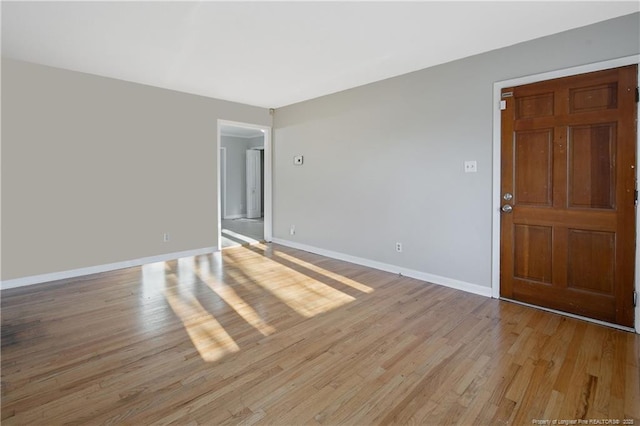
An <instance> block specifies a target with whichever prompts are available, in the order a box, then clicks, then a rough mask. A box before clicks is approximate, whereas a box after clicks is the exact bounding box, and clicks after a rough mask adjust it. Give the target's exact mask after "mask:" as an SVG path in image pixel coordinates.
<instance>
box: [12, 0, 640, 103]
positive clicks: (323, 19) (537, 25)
mask: <svg viewBox="0 0 640 426" xmlns="http://www.w3.org/2000/svg"><path fill="white" fill-rule="evenodd" d="M639 5H640V3H639V2H637V1H629V2H612V1H604V2H598V1H587V2H581V1H568V2H555V1H554V2H521V1H510V2H506V1H503V2H479V1H473V2H460V1H449V2H433V1H431V2H425V1H422V2H415V1H414V2H293V1H290V2H265V1H262V2H54V1H49V2H8V1H3V2H2V55H3V56H6V57H10V58H14V59H19V60H25V61H29V62H35V63H41V64H45V65H50V66H55V67H60V68H66V69H71V70H76V71H82V72H87V73H92V74H97V75H102V76H107V77H113V78H118V79H122V80H127V81H132V82H137V83H143V84H148V85H152V86H158V87H164V88H168V89H173V90H179V91H183V92H189V93H196V94H200V95H204V96H209V97H214V98H219V99H225V100H231V101H236V102H241V103H245V104H250V105H256V106H261V107H267V108H277V107H281V106H284V105H289V104H292V103H296V102H300V101H303V100H307V99H311V98H315V97H318V96H322V95H326V94H329V93H333V92H337V91H340V90H344V89H347V88H350V87H355V86H359V85H363V84H367V83H370V82H373V81H377V80H381V79H385V78H388V77H392V76H396V75H400V74H404V73H407V72H411V71H415V70H419V69H422V68H426V67H429V66H433V65H436V64H440V63H444V62H448V61H451V60H455V59H459V58H463V57H466V56H470V55H473V54H477V53H481V52H486V51H489V50H493V49H497V48H500V47H504V46H508V45H513V44H515V43H518V42H522V41H526V40H530V39H533V38H537V37H541V36H545V35H549V34H552V33H556V32H560V31H564V30H567V29H571V28H575V27H580V26H584V25H588V24H591V23H594V22H597V21H602V20H606V19H610V18H613V17H617V16H621V15H626V14H629V13H633V12H637V11H638V10H639Z"/></svg>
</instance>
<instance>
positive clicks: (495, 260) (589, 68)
mask: <svg viewBox="0 0 640 426" xmlns="http://www.w3.org/2000/svg"><path fill="white" fill-rule="evenodd" d="M638 63H640V55H632V56H626V57H623V58H618V59H611V60H608V61H603V62H595V63H592V64H587V65H580V66H577V67H572V68H566V69H562V70H557V71H551V72H546V73H541V74H534V75H529V76H525V77H519V78H514V79H511V80H504V81H498V82H496V83H494V84H493V105H494V108H493V191H492V195H493V201H492V203H491V205H492V209H493V214H492V225H493V226H492V229H493V232H492V241H491V296H492V297H494V298H496V299H497V298H499V297H500V204H501V203H500V201H501V197H500V188H501V182H500V175H501V157H500V154H501V152H500V150H501V141H500V130H501V125H502V123H501V120H500V118H501V114H500V101H501V100H502V98H501V93H502V89H504V88H506V87H512V86H521V85H523V84H529V83H535V82H538V81H544V80H551V79H554V78H560V77H569V76H572V75H577V74H584V73H588V72H593V71H601V70H605V69H610V68H619V67H624V66H626V65H633V64H638ZM638 74H639V75H638V80H639V81H640V66H639V67H638ZM638 110H639V111H638V118H639V122H640V108H638ZM638 130H639V131H638V139H637V140H638V142H637V148H638V152H637V153H636V156H637V157H636V158H637V160H636V161H639V160H640V127H639V128H638ZM639 212H640V209H636V271H635V289H636V292H637V293H639V294H640V234H639V231H640V213H639ZM629 297H631V296H629ZM635 330H636V333H639V334H640V303H638V304H637V306H636V310H635Z"/></svg>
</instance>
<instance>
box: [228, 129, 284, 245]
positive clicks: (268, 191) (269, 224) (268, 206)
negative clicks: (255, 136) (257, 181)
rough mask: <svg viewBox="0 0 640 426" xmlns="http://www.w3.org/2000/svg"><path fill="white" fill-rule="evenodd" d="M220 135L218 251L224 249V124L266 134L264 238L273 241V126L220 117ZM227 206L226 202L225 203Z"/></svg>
mask: <svg viewBox="0 0 640 426" xmlns="http://www.w3.org/2000/svg"><path fill="white" fill-rule="evenodd" d="M217 125H218V129H217V133H218V137H217V141H216V145H217V150H216V155H217V157H218V160H217V163H216V164H217V168H218V171H217V178H218V184H217V192H218V193H217V194H216V201H217V204H218V207H217V209H218V223H217V231H216V232H217V235H218V251H219V250H222V216H221V214H220V213H221V212H220V147H221V140H220V138H221V136H222V135H221V134H220V128H221V127H222V126H225V125H226V126H234V127H244V128H247V129H258V130H262V132H263V134H264V240H265V241H266V242H269V243H270V242H271V241H272V240H273V207H272V206H273V204H272V194H273V190H272V188H273V187H272V173H273V172H272V152H273V151H272V146H271V126H262V125H259V124H251V123H242V122H239V121H230V120H221V119H218V123H217ZM225 206H226V204H225Z"/></svg>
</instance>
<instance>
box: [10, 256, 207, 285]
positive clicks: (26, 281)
mask: <svg viewBox="0 0 640 426" xmlns="http://www.w3.org/2000/svg"><path fill="white" fill-rule="evenodd" d="M216 251H218V249H217V248H214V247H206V248H202V249H196V250H187V251H180V252H175V253H167V254H161V255H157V256H150V257H142V258H140V259H133V260H125V261H122V262H116V263H108V264H105V265H97V266H90V267H87V268H80V269H72V270H69V271H61V272H52V273H49V274H41V275H32V276H29V277H24V278H15V279H11V280H4V281H1V282H0V288H1V289H2V290H6V289H9V288H16V287H23V286H27V285H33V284H40V283H45V282H49V281H57V280H64V279H67V278H75V277H81V276H83V275H91V274H97V273H100V272H108V271H115V270H117V269H124V268H131V267H133V266H141V265H145V264H147V263H154V262H164V261H167V260H174V259H179V258H181V257H191V256H200V255H203V254H209V253H213V252H216Z"/></svg>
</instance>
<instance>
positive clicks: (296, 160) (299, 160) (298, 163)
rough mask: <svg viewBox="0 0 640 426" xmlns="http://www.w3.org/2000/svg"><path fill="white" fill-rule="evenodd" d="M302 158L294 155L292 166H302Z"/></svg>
mask: <svg viewBox="0 0 640 426" xmlns="http://www.w3.org/2000/svg"><path fill="white" fill-rule="evenodd" d="M303 160H304V159H303V157H302V155H296V156H295V157H293V164H294V165H295V166H302V162H303Z"/></svg>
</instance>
